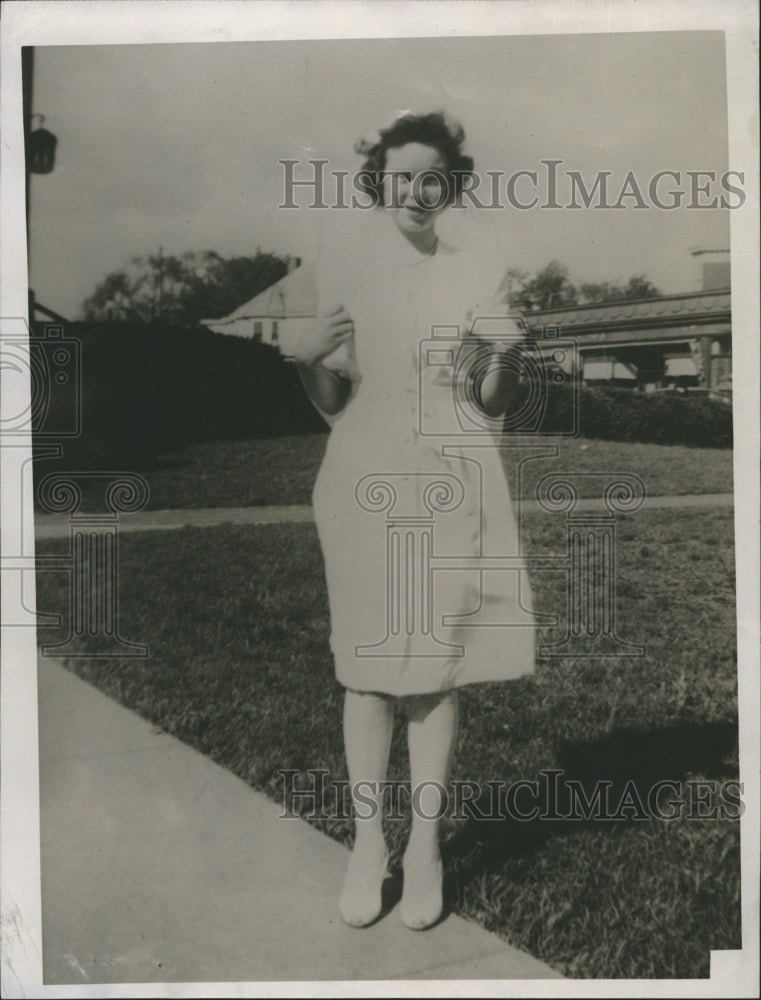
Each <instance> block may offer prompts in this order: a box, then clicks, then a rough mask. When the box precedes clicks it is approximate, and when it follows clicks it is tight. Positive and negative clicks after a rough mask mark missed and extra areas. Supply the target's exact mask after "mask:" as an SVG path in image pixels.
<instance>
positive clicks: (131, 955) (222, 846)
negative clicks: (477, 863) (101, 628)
mask: <svg viewBox="0 0 761 1000" xmlns="http://www.w3.org/2000/svg"><path fill="white" fill-rule="evenodd" d="M125 669H128V668H125ZM38 676H39V731H40V810H41V834H40V845H41V858H42V863H41V871H42V927H43V971H44V982H45V983H46V984H53V983H56V984H64V983H68V984H79V983H141V982H183V981H184V982H203V981H205V982H257V981H272V980H285V981H288V980H346V979H356V980H382V979H446V980H452V979H510V980H516V979H546V978H554V979H558V978H562V977H560V975H559V973H557V972H555V971H554V970H552V969H550V968H549V967H548V966H546V965H544V964H543V963H542V962H539V961H537V960H536V959H534V958H532V957H531V956H529V955H526V954H524V953H523V952H520V951H518V950H517V949H515V948H512V947H510V946H509V945H507V944H506V943H505V942H504V941H502V940H501V939H499V938H497V937H495V936H494V935H492V934H489V933H488V932H487V931H485V930H483V929H481V928H479V927H477V926H476V925H475V924H471V923H468V922H466V921H464V920H462V919H460V918H458V917H455V916H451V915H450V916H449V917H447V918H446V919H445V920H444V921H442V922H441V923H440V924H439V925H438V926H437V927H435V928H432V929H431V930H429V931H425V932H417V933H416V932H414V931H410V930H407V928H405V927H404V925H403V924H402V923H401V921H400V919H399V916H398V913H396V912H394V910H393V909H392V910H391V911H390V912H388V913H387V914H386V915H385V916H384V917H383V918H382V919H381V920H379V921H378V922H377V923H376V924H375V925H374V926H373V927H370V928H365V929H363V930H355V929H352V928H349V927H346V926H345V925H344V924H343V923H342V922H341V919H340V917H339V916H338V912H337V909H336V900H337V893H338V891H339V889H340V886H341V881H342V878H343V872H344V867H345V865H346V860H347V857H348V855H347V851H346V849H345V848H343V847H341V846H340V845H339V844H337V843H336V842H335V841H333V840H331V839H330V838H329V837H327V836H325V835H324V834H322V833H320V832H319V831H317V830H315V829H313V828H312V827H310V826H309V825H308V824H307V823H305V822H303V821H301V820H279V819H278V814H279V813H280V812H281V809H280V807H279V806H278V805H277V804H276V803H275V802H273V801H271V800H270V799H268V798H266V797H265V796H264V795H262V794H261V793H258V792H255V791H253V790H252V789H251V788H249V787H248V785H246V784H245V783H244V782H243V781H241V780H240V779H238V778H236V777H235V776H234V775H233V774H231V773H230V772H229V771H226V770H225V769H224V768H222V767H220V766H218V765H217V764H214V763H213V762H212V761H211V760H209V759H208V758H207V757H204V756H203V755H201V754H199V753H197V752H196V751H195V750H193V749H191V748H190V747H188V746H186V745H185V744H183V743H180V742H179V741H178V740H176V739H174V738H173V737H172V736H169V735H167V734H166V733H162V732H159V731H157V730H156V729H155V728H154V727H152V726H151V725H150V724H149V723H148V722H146V721H144V720H143V719H141V718H139V717H138V716H136V715H134V714H133V713H132V712H130V711H128V710H127V709H125V708H123V707H122V706H120V705H118V704H117V703H116V702H114V701H112V700H111V699H110V698H107V697H106V696H105V695H103V694H101V693H100V692H99V691H97V690H96V689H95V688H93V687H91V686H90V685H88V684H86V683H85V682H84V681H82V680H80V679H79V678H77V677H76V676H74V675H73V674H72V673H70V672H69V671H67V670H65V669H64V668H63V667H62V666H61V665H60V664H58V663H56V662H54V661H51V660H46V659H44V658H42V659H41V660H40V667H39V672H38ZM397 889H398V887H397ZM397 894H398V893H397Z"/></svg>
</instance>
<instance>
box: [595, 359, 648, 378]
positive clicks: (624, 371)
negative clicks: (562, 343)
mask: <svg viewBox="0 0 761 1000" xmlns="http://www.w3.org/2000/svg"><path fill="white" fill-rule="evenodd" d="M583 377H584V378H585V379H589V381H590V382H594V381H598V382H609V381H612V380H613V379H621V380H624V379H625V380H627V381H629V382H636V381H637V373H636V371H635V370H634V368H632V366H631V365H627V364H626V363H625V362H623V361H587V360H585V361H584V374H583Z"/></svg>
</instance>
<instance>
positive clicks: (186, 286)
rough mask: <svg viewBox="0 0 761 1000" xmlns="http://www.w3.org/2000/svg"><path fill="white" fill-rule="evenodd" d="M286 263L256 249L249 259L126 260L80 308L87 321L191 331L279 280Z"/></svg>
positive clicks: (184, 257)
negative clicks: (127, 322)
mask: <svg viewBox="0 0 761 1000" xmlns="http://www.w3.org/2000/svg"><path fill="white" fill-rule="evenodd" d="M287 270H288V266H287V261H286V260H285V259H283V258H282V257H278V256H276V255H275V254H271V253H263V252H262V251H261V250H258V249H257V252H256V255H255V256H253V257H229V258H224V257H222V256H220V255H219V254H218V253H216V252H214V251H213V250H206V251H204V252H203V253H195V252H190V253H185V254H183V255H182V256H181V257H173V256H169V257H164V256H163V255H162V254H161V253H159V254H150V255H147V256H138V257H132V258H130V264H129V267H128V268H127V269H126V270H123V271H112V272H111V273H110V274H107V275H106V277H105V278H104V279H103V280H102V281H101V282H100V284H98V286H97V287H96V288H95V290H94V292H93V293H92V295H90V296H89V297H88V298H87V299H86V300H85V301H84V303H83V304H82V312H83V315H84V318H85V319H86V320H103V319H126V320H130V321H135V320H137V321H139V322H142V323H146V324H152V323H161V324H162V325H164V326H178V327H192V326H197V325H198V323H199V321H200V320H202V319H210V318H214V319H216V318H218V317H220V316H224V315H226V314H227V313H230V312H232V311H233V310H234V309H237V308H238V307H239V306H241V305H243V303H244V302H247V301H248V300H249V299H252V298H253V297H254V296H255V295H258V294H259V292H262V291H264V289H265V288H268V287H269V286H270V285H271V284H273V283H274V282H275V281H278V280H279V279H280V278H282V277H283V276H284V275H285V274H286V272H287Z"/></svg>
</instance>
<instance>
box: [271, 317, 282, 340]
mask: <svg viewBox="0 0 761 1000" xmlns="http://www.w3.org/2000/svg"><path fill="white" fill-rule="evenodd" d="M279 340H280V331H279V330H278V321H277V320H276V319H273V320H272V343H273V344H277V342H278V341H279Z"/></svg>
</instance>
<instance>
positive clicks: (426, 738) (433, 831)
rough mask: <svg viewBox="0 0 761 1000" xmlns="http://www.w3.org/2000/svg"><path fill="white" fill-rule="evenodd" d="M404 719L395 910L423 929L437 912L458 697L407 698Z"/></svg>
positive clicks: (411, 924)
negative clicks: (404, 831) (406, 786)
mask: <svg viewBox="0 0 761 1000" xmlns="http://www.w3.org/2000/svg"><path fill="white" fill-rule="evenodd" d="M407 717H408V726H407V734H408V741H409V751H410V777H411V791H412V805H413V808H412V829H411V831H410V839H409V843H408V844H407V850H406V851H405V854H404V895H403V896H402V902H401V907H400V909H401V915H402V919H403V920H404V922H405V923H406V924H407V925H408V926H409V927H413V928H423V927H428V926H430V925H431V924H433V923H435V922H436V921H437V920H438V918H439V916H440V915H441V909H442V886H443V877H442V867H441V851H440V848H439V820H440V817H441V815H443V813H444V812H445V810H446V805H447V794H448V783H449V775H450V771H451V767H452V758H453V756H454V751H455V746H456V743H457V728H458V721H459V712H458V702H457V693H456V692H455V691H448V692H445V693H443V694H435V695H424V696H418V697H415V698H410V699H409V701H408V702H407Z"/></svg>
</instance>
